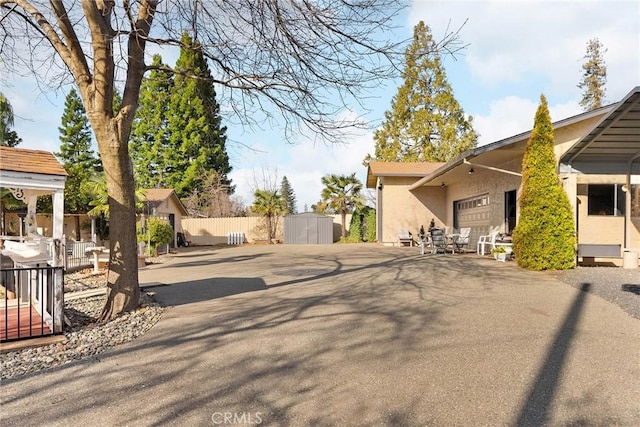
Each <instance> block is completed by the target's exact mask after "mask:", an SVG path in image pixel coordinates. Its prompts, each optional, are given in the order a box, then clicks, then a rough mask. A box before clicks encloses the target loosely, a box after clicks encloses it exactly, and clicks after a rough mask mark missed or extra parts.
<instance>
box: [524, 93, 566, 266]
mask: <svg viewBox="0 0 640 427" xmlns="http://www.w3.org/2000/svg"><path fill="white" fill-rule="evenodd" d="M554 145H555V142H554V136H553V125H552V124H551V117H550V115H549V108H548V107H547V100H546V98H545V97H544V96H541V97H540V106H539V107H538V111H537V112H536V117H535V123H534V127H533V130H532V132H531V137H530V138H529V140H528V141H527V148H526V150H525V153H524V157H523V159H522V193H521V194H520V200H519V202H520V203H519V204H520V219H519V220H518V224H517V225H516V228H515V229H514V230H513V250H514V252H515V254H516V260H517V261H518V265H519V266H520V267H524V268H527V269H529V270H564V269H567V268H572V267H573V266H574V261H575V255H574V254H575V249H574V247H575V242H576V237H575V227H574V221H573V214H572V211H571V204H570V203H569V198H568V197H567V193H565V192H564V190H563V189H562V187H561V186H560V180H559V178H558V173H557V172H556V158H555V154H554V151H553V148H554Z"/></svg>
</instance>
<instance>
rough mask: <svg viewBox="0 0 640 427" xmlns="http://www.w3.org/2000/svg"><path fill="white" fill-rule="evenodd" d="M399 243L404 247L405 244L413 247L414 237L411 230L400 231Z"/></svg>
mask: <svg viewBox="0 0 640 427" xmlns="http://www.w3.org/2000/svg"><path fill="white" fill-rule="evenodd" d="M398 242H400V246H404V244H405V243H409V246H413V235H412V234H411V232H410V231H409V230H405V229H401V230H400V231H398Z"/></svg>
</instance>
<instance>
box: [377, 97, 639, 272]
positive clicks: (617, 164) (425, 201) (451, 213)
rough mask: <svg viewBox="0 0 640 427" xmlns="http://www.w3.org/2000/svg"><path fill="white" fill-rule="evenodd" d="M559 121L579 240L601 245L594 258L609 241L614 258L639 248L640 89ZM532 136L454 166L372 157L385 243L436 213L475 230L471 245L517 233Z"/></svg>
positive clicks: (451, 225)
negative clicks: (524, 160) (523, 172)
mask: <svg viewBox="0 0 640 427" xmlns="http://www.w3.org/2000/svg"><path fill="white" fill-rule="evenodd" d="M532 121H533V119H532ZM553 125H554V129H555V154H556V158H557V161H558V173H559V177H560V180H561V182H562V186H563V188H564V190H565V191H566V193H567V195H568V196H569V200H570V202H571V204H572V207H573V210H574V219H575V224H576V233H577V236H578V244H579V245H582V247H596V250H595V252H596V255H591V254H590V255H589V256H594V257H595V258H598V256H597V253H598V248H601V249H602V248H604V250H603V253H606V255H607V256H610V257H612V260H613V261H614V262H617V261H620V260H621V259H622V257H623V251H624V250H630V249H635V250H637V251H640V86H639V87H636V88H634V89H633V90H631V92H629V94H627V96H625V97H624V99H623V100H622V101H620V102H618V103H616V104H612V105H609V106H606V107H602V108H599V109H596V110H593V111H589V112H585V113H582V114H579V115H576V116H573V117H569V118H567V119H564V120H560V121H557V122H555V123H553ZM530 136H531V131H528V132H525V133H522V134H519V135H515V136H512V137H510V138H506V139H503V140H500V141H496V142H494V143H491V144H488V145H485V146H482V147H478V148H475V149H472V150H469V151H466V152H464V153H462V154H460V155H459V156H457V157H456V158H454V159H452V160H450V161H449V162H446V163H400V162H388V163H387V162H371V163H370V164H369V166H368V173H367V187H368V188H374V189H375V195H376V211H377V236H378V241H379V242H381V243H383V244H385V245H394V244H397V243H398V241H397V234H398V231H399V230H401V229H405V230H409V231H411V232H412V233H413V234H414V235H417V234H418V231H419V229H420V226H424V227H425V229H427V228H428V226H429V223H430V222H431V220H432V219H433V220H434V221H435V223H436V225H437V226H442V227H446V228H447V230H454V229H455V230H457V229H460V228H462V227H470V228H471V230H472V231H471V238H470V245H469V246H470V247H471V248H475V244H476V242H477V240H478V237H479V236H481V235H486V234H488V233H489V232H490V231H491V230H495V229H497V230H499V231H500V232H502V233H510V232H511V231H512V230H513V229H514V227H515V225H516V223H517V221H518V215H519V207H518V198H519V195H520V192H521V190H522V188H521V184H522V175H521V170H522V158H523V155H524V152H525V148H526V145H527V140H528V139H529V137H530ZM592 245H593V246H592ZM579 247H580V246H579ZM612 248H613V251H612ZM616 248H617V249H618V250H617V251H616V250H615V249H616ZM587 252H588V251H587ZM585 256H587V255H585ZM616 258H617V259H618V260H617V261H616Z"/></svg>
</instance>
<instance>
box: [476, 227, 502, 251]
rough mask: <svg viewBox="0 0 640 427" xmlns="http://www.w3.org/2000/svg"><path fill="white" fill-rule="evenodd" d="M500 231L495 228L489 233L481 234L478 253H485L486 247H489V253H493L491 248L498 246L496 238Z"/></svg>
mask: <svg viewBox="0 0 640 427" xmlns="http://www.w3.org/2000/svg"><path fill="white" fill-rule="evenodd" d="M499 233H500V231H499V230H494V231H492V232H491V233H489V234H487V235H484V236H480V237H479V238H478V244H477V247H476V253H479V254H480V255H484V254H485V249H486V248H487V247H489V253H491V250H492V249H494V248H495V247H496V239H497V238H498V234H499Z"/></svg>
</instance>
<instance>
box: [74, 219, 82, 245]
mask: <svg viewBox="0 0 640 427" xmlns="http://www.w3.org/2000/svg"><path fill="white" fill-rule="evenodd" d="M75 218H76V242H79V241H80V240H82V232H81V231H80V215H78V214H76V216H75Z"/></svg>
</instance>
